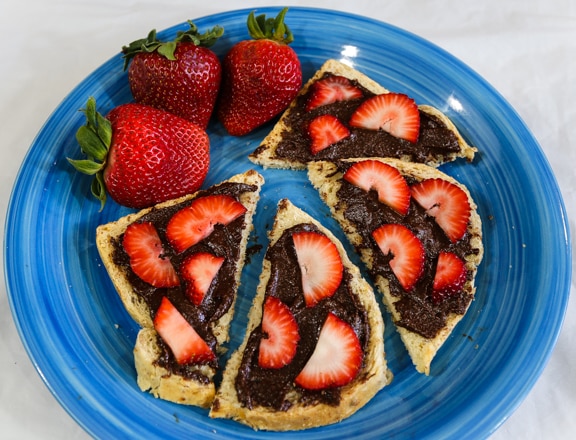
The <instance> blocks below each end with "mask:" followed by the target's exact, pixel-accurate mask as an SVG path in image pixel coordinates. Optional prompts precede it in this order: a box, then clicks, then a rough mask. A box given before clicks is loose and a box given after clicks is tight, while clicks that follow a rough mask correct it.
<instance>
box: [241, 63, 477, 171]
mask: <svg viewBox="0 0 576 440" xmlns="http://www.w3.org/2000/svg"><path fill="white" fill-rule="evenodd" d="M326 72H330V73H333V74H335V75H341V76H344V77H346V78H349V79H351V80H355V81H357V82H358V83H360V84H361V85H362V86H363V87H365V88H366V89H368V90H370V91H371V92H372V93H375V94H383V93H389V92H390V91H389V90H388V89H386V88H385V87H383V86H381V85H380V84H378V83H377V82H375V81H374V80H372V79H371V78H369V77H368V76H366V75H365V74H363V73H361V72H359V71H358V70H356V69H354V68H352V67H350V66H348V65H346V64H344V63H342V62H340V61H337V60H334V59H329V60H327V61H326V62H325V63H324V64H323V65H322V66H321V67H320V69H318V70H317V71H316V73H315V74H314V75H313V76H312V78H310V79H309V80H308V81H307V82H306V84H305V85H304V86H303V88H302V90H301V91H300V92H299V96H301V95H304V94H305V93H306V92H307V91H308V88H309V87H310V86H311V85H312V84H313V83H314V82H315V81H316V80H317V79H319V78H321V77H322V75H324V73H326ZM295 106H296V99H295V100H294V101H292V103H291V104H290V106H289V107H288V108H287V109H286V111H285V112H284V113H283V115H282V117H281V118H280V120H279V121H278V122H277V123H276V125H275V126H274V128H273V129H272V131H271V132H270V133H269V134H268V135H267V136H266V137H265V138H264V139H263V140H262V142H261V143H260V146H259V147H258V148H257V149H256V150H255V151H254V152H253V153H252V154H250V155H249V156H248V158H249V159H250V160H251V161H252V162H254V163H256V164H258V165H262V166H263V167H265V168H287V169H295V170H303V169H306V163H305V162H303V161H300V160H297V159H294V160H290V159H286V158H283V157H279V156H277V155H276V148H277V146H278V144H279V143H280V141H281V140H282V133H283V132H284V131H285V130H287V129H288V128H287V125H286V122H285V121H286V120H287V119H288V117H289V114H290V112H291V111H292V109H294V107H295ZM418 108H419V109H420V110H421V111H423V112H425V113H428V114H431V115H433V116H436V117H438V118H439V119H440V120H441V121H442V122H443V123H444V124H445V125H446V126H447V127H448V128H449V129H450V130H451V131H452V132H453V133H454V134H455V136H456V138H457V139H458V143H459V145H460V152H459V153H451V154H449V155H447V156H445V157H438V158H437V160H435V161H434V162H428V165H430V166H438V165H440V164H442V163H445V162H449V161H452V160H455V159H456V158H458V157H462V158H465V159H466V160H468V161H472V159H473V158H474V154H475V152H476V148H474V147H472V146H470V145H469V144H468V143H467V142H466V140H465V139H464V138H463V137H462V135H461V134H460V132H459V131H458V129H457V128H456V127H455V126H454V124H453V123H452V121H451V120H450V119H449V118H448V117H447V116H446V115H445V114H444V113H442V112H441V111H440V110H438V109H436V108H434V107H432V106H429V105H419V106H418ZM404 159H405V160H409V158H404Z"/></svg>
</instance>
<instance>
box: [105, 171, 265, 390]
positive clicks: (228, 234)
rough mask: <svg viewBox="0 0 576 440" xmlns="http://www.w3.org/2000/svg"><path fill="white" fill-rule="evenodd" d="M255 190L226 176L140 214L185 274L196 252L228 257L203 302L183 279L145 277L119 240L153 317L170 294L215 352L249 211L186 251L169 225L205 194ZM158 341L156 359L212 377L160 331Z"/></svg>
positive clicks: (117, 258)
mask: <svg viewBox="0 0 576 440" xmlns="http://www.w3.org/2000/svg"><path fill="white" fill-rule="evenodd" d="M255 190H256V187H255V186H254V185H248V184H244V183H232V182H225V183H222V184H220V185H218V186H214V187H212V188H210V189H208V190H203V191H199V192H198V193H197V195H196V196H195V197H194V198H192V199H189V200H186V201H185V202H182V203H180V204H177V205H173V206H169V207H163V208H161V209H156V208H152V210H150V212H148V213H147V214H145V215H143V216H142V217H140V218H139V219H138V220H137V222H138V223H145V222H149V223H152V224H153V225H154V227H155V229H156V230H157V232H158V235H159V237H160V239H161V241H162V244H163V248H164V251H165V255H164V257H165V258H168V259H169V260H170V261H171V262H172V264H173V266H174V268H175V269H176V271H177V273H178V276H179V278H180V279H182V278H183V277H182V274H181V273H180V265H181V263H182V262H183V261H184V260H185V259H186V258H187V257H188V256H190V255H192V254H194V253H198V252H208V253H210V254H212V255H215V256H218V257H223V258H224V262H223V264H222V267H221V268H220V270H219V271H218V273H217V274H216V277H215V279H214V280H213V282H212V284H211V286H210V288H209V289H208V291H207V292H206V295H205V296H204V299H203V300H202V303H201V304H200V305H195V304H193V303H192V302H191V301H190V299H189V298H188V297H187V295H186V293H185V292H184V287H183V285H182V284H180V285H178V286H176V287H168V288H157V287H154V286H152V285H150V284H148V283H147V282H145V281H143V280H142V279H141V278H139V277H138V276H137V275H136V274H135V273H134V271H133V270H132V268H131V266H130V258H129V256H128V255H127V253H126V251H125V249H124V248H123V246H122V239H123V235H121V236H119V237H118V238H117V239H116V240H115V242H114V255H113V258H114V263H115V264H116V265H118V266H119V267H121V268H123V270H124V271H125V273H126V276H127V278H128V280H129V282H130V283H131V285H132V288H133V290H134V292H135V293H136V294H137V295H138V296H139V297H140V298H142V299H143V300H144V301H145V302H146V304H147V305H148V309H149V310H150V313H151V317H152V318H154V315H155V313H156V310H158V307H159V306H160V303H161V300H162V298H163V297H167V298H168V299H169V300H170V302H171V303H172V304H173V305H174V306H175V307H176V309H178V311H179V312H180V313H181V314H182V316H183V317H184V318H185V319H186V320H187V321H188V322H189V323H190V324H191V325H192V327H193V328H194V329H195V330H196V332H197V333H198V334H199V335H200V336H201V337H202V339H204V341H205V342H206V343H207V344H208V346H209V347H210V348H211V349H212V351H214V352H215V349H216V346H217V340H216V337H215V335H214V334H213V332H212V326H211V324H212V323H214V322H216V321H217V320H218V319H219V318H220V317H222V316H223V315H224V314H225V313H226V312H227V311H228V310H229V308H230V306H231V304H232V303H233V301H234V291H235V289H234V288H233V286H234V285H235V279H234V277H235V275H234V274H235V271H236V264H237V262H238V259H239V257H240V248H239V246H238V243H240V240H241V236H242V232H243V230H244V229H245V219H244V216H240V217H238V218H237V219H235V220H233V221H232V222H231V223H229V224H227V225H222V224H216V225H215V226H214V230H213V231H212V233H211V234H210V235H209V236H207V237H206V238H204V239H203V240H201V241H200V242H198V243H197V244H194V245H193V246H191V247H189V248H187V249H186V250H184V251H183V252H178V251H176V250H175V249H174V248H173V247H171V246H170V244H169V241H168V239H167V237H166V228H167V225H168V223H169V221H170V219H171V218H172V217H173V216H174V214H176V213H177V212H179V211H180V210H182V209H184V208H186V207H187V206H189V205H191V204H192V202H193V201H194V200H197V199H199V198H201V197H204V196H207V195H227V196H231V197H232V198H234V199H235V200H239V198H240V196H241V195H242V194H243V193H246V192H251V191H255ZM158 346H159V347H160V348H161V350H162V353H161V355H160V357H159V359H158V360H157V361H156V362H157V364H158V365H159V366H162V367H164V368H166V369H167V370H168V371H170V372H172V373H174V374H177V375H180V376H183V377H186V378H194V379H196V380H198V381H200V382H207V381H208V380H209V379H208V378H207V377H205V376H203V375H202V374H201V373H199V372H198V371H197V369H196V370H195V369H194V368H192V367H193V365H192V364H183V365H180V364H178V363H177V362H176V361H175V359H174V356H173V354H172V352H171V351H170V349H169V348H168V346H167V345H166V344H165V343H164V341H163V340H162V339H161V338H160V337H158ZM216 363H217V361H212V362H208V365H210V366H211V367H214V368H215V367H216V366H217V365H216Z"/></svg>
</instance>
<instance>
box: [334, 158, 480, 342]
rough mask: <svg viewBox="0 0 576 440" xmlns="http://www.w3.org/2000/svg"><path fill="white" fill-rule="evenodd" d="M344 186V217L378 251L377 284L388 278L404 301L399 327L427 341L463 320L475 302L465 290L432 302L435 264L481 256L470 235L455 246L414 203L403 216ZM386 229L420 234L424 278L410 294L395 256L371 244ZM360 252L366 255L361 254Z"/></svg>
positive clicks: (343, 166)
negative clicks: (445, 258)
mask: <svg viewBox="0 0 576 440" xmlns="http://www.w3.org/2000/svg"><path fill="white" fill-rule="evenodd" d="M351 165H352V164H351V163H346V162H339V163H338V170H339V171H340V172H342V173H344V172H345V171H346V170H347V169H348V168H349V167H350V166H351ZM406 181H407V183H408V185H409V186H411V185H413V184H414V183H416V182H417V181H416V180H415V179H413V178H410V177H407V178H406ZM341 183H342V185H341V187H340V189H339V191H338V199H339V203H340V204H341V206H342V207H345V208H344V216H345V218H346V219H347V220H349V221H350V222H352V223H353V224H354V225H355V227H356V229H357V231H358V233H359V234H360V236H361V237H362V245H361V247H370V248H371V249H372V251H373V256H374V262H373V264H372V267H371V268H370V273H371V275H372V276H373V277H374V278H375V277H377V276H383V277H385V278H386V279H388V280H389V288H390V293H391V294H392V295H394V296H397V297H399V298H400V300H399V301H397V302H396V303H395V306H396V308H397V310H398V311H399V313H400V315H401V319H400V320H399V321H398V322H396V324H397V325H400V326H403V327H405V328H407V329H408V330H410V331H413V332H416V333H418V334H420V335H422V336H424V337H425V338H434V337H435V336H436V334H437V333H438V332H439V331H440V330H441V329H442V328H444V326H445V325H446V318H447V316H448V314H449V313H456V314H459V315H462V314H464V313H465V312H466V310H467V308H468V306H469V304H470V301H471V300H472V299H473V296H472V295H471V294H470V293H469V292H467V291H465V290H460V291H459V292H457V294H455V295H451V296H449V297H447V298H446V299H445V300H443V301H441V302H439V303H435V302H433V301H432V299H431V291H432V283H433V281H434V274H435V272H436V263H435V262H436V260H437V258H438V255H439V254H440V252H451V253H454V254H456V255H457V256H458V257H460V258H461V259H462V260H465V259H466V257H467V256H468V255H470V254H472V253H476V252H477V250H476V249H473V248H472V246H471V245H470V240H469V238H470V237H469V235H468V234H465V235H464V236H463V237H462V238H461V239H460V240H458V241H457V242H456V243H453V242H451V241H450V239H449V238H448V237H447V236H446V234H445V232H444V231H443V230H442V229H441V228H440V227H439V226H438V224H437V223H436V222H435V221H434V218H433V217H431V216H430V215H428V214H427V213H426V211H425V210H424V208H422V206H420V205H419V204H418V203H416V202H415V201H414V200H413V199H412V200H411V201H410V208H409V210H408V214H406V215H400V214H398V213H397V212H396V211H394V210H393V209H392V208H390V207H389V206H387V205H386V204H383V203H381V202H379V201H378V194H377V193H376V191H373V190H371V191H369V192H366V191H364V190H363V189H361V188H358V187H357V186H355V185H353V184H351V183H349V182H347V181H346V180H344V179H343V180H342V181H341ZM383 224H402V225H405V226H407V227H409V228H410V229H412V230H414V231H417V236H418V238H419V239H420V241H421V242H422V243H423V245H424V249H425V263H424V272H423V274H422V276H421V277H420V278H419V280H418V282H417V283H416V284H415V286H414V287H413V288H412V289H411V290H410V292H407V291H406V290H404V289H403V288H402V286H401V285H400V283H399V282H398V280H397V278H396V276H395V275H394V273H393V271H392V269H391V267H390V260H391V259H392V258H393V255H392V254H388V255H384V254H383V253H382V252H381V251H380V249H379V248H378V245H377V244H376V243H375V241H374V239H373V238H372V232H373V231H375V230H376V229H377V228H378V227H379V226H381V225H383ZM357 250H358V252H361V248H359V249H357ZM467 277H468V279H470V278H471V277H472V273H471V272H468V274H467Z"/></svg>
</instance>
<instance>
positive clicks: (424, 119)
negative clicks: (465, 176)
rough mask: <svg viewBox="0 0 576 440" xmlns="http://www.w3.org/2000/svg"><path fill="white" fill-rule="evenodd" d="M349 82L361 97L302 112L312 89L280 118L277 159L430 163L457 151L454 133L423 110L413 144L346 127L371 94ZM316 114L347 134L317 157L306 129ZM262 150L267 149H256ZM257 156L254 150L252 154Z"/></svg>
mask: <svg viewBox="0 0 576 440" xmlns="http://www.w3.org/2000/svg"><path fill="white" fill-rule="evenodd" d="M330 76H334V75H332V74H331V73H325V74H324V75H323V77H322V78H328V77H330ZM351 83H352V84H353V85H354V86H355V87H357V88H358V89H359V90H361V91H362V97H360V98H356V99H351V100H343V101H337V102H334V103H332V104H326V105H322V106H320V107H317V108H315V109H313V110H310V111H307V110H306V103H307V102H308V100H309V99H310V94H311V93H312V89H311V88H310V89H309V90H308V92H307V93H305V94H302V95H300V96H298V97H297V100H296V105H295V106H294V107H293V108H292V109H291V111H290V112H289V113H288V114H287V116H286V117H285V118H284V119H283V123H284V124H285V128H284V130H283V131H282V132H281V140H280V141H279V143H278V146H277V149H276V155H277V156H278V158H280V159H290V160H297V161H301V162H308V161H312V160H334V159H344V158H353V157H395V158H404V159H405V160H410V161H412V162H422V163H424V162H434V161H436V160H437V158H438V157H439V156H446V155H447V154H449V153H457V152H459V151H460V145H459V143H458V139H457V137H456V136H455V134H454V133H453V132H452V131H451V130H450V129H448V127H447V126H446V125H445V124H444V123H443V122H442V121H440V120H439V119H438V118H437V117H436V116H434V115H431V114H428V113H425V112H423V111H420V112H419V113H420V133H419V136H418V141H417V142H409V141H407V140H404V139H400V138H397V137H394V136H392V135H391V134H389V133H387V132H386V131H384V130H369V129H365V128H356V127H350V126H349V124H347V121H349V120H350V118H351V116H352V114H353V113H354V111H355V110H356V109H357V108H358V106H359V105H360V104H361V103H362V102H364V101H365V100H366V99H367V98H369V97H371V96H374V95H375V94H374V93H372V92H371V91H369V90H368V89H366V88H365V87H363V86H362V85H361V84H359V83H358V82H357V81H355V80H352V81H351ZM320 115H334V116H336V117H337V118H338V119H339V120H340V121H342V122H344V124H345V125H347V127H348V129H349V130H350V132H351V134H350V136H349V137H347V138H345V139H343V140H341V141H339V142H337V143H335V144H333V145H331V146H330V147H328V148H326V149H324V150H322V151H320V152H318V153H317V154H312V152H311V151H310V135H309V132H308V126H309V124H310V121H312V120H313V119H315V118H316V117H318V116H320ZM264 148H267V146H266V145H262V146H261V147H259V149H264ZM258 154H259V150H258V149H257V150H256V151H255V152H254V153H253V155H258Z"/></svg>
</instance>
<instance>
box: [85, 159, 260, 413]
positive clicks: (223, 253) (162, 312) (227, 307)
mask: <svg viewBox="0 0 576 440" xmlns="http://www.w3.org/2000/svg"><path fill="white" fill-rule="evenodd" d="M263 183H264V179H263V178H262V176H261V175H260V174H259V173H257V172H256V171H254V170H250V171H247V172H245V173H243V174H238V175H236V176H233V177H231V178H230V179H228V180H226V181H224V182H222V183H220V184H217V185H213V186H211V187H210V188H207V189H205V190H201V191H198V192H197V193H195V194H192V195H188V196H185V197H182V198H179V199H176V200H172V201H168V202H165V203H162V204H159V205H156V206H155V207H152V208H149V209H145V210H142V211H140V212H137V213H134V214H130V215H128V216H126V217H123V218H121V219H119V220H117V221H115V222H111V223H107V224H105V225H101V226H99V227H98V229H97V240H96V242H97V247H98V251H99V253H100V256H101V258H102V261H103V263H104V266H105V267H106V269H107V271H108V274H109V275H110V278H111V279H112V282H113V284H114V286H115V287H116V290H117V291H118V294H119V295H120V298H121V299H122V302H123V304H124V306H125V307H126V310H127V311H128V312H129V314H130V315H131V316H132V318H133V319H134V320H135V321H136V322H137V323H138V324H139V325H140V326H141V327H142V330H141V331H140V332H139V334H138V336H137V340H136V345H135V348H134V360H135V365H136V372H137V375H138V377H137V381H138V385H139V387H140V388H141V389H142V390H143V391H147V390H150V392H151V393H152V394H153V395H154V396H156V397H159V398H162V399H165V400H170V401H174V402H177V403H182V404H189V405H198V406H202V407H208V406H210V405H211V403H212V400H213V398H214V394H215V386H214V382H213V378H214V375H215V373H216V370H217V368H218V358H217V357H218V354H219V352H220V351H221V345H222V344H223V343H224V342H226V341H227V340H228V330H229V326H230V321H231V319H232V316H233V313H234V304H235V301H236V294H237V289H238V286H239V284H240V275H241V271H242V268H243V266H244V260H245V255H246V245H247V242H248V237H249V234H250V232H251V230H252V228H253V226H252V217H253V215H254V212H255V209H256V204H257V201H258V199H259V193H260V188H261V186H262V184H263Z"/></svg>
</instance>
